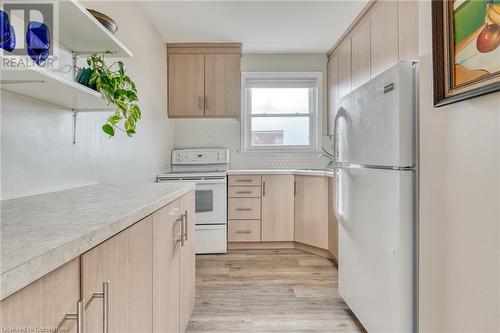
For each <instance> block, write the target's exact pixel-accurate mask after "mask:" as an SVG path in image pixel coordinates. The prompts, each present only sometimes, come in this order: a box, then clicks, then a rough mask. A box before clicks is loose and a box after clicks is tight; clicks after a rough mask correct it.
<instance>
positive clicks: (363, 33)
mask: <svg viewBox="0 0 500 333" xmlns="http://www.w3.org/2000/svg"><path fill="white" fill-rule="evenodd" d="M370 31H371V27H370V18H369V17H368V18H366V19H365V20H364V21H363V22H360V25H359V26H358V27H356V29H355V30H354V31H353V33H352V38H351V43H352V45H351V49H352V57H351V59H352V64H351V65H352V89H353V90H354V89H356V88H357V87H359V86H361V85H362V84H363V83H366V82H368V81H369V80H370Z"/></svg>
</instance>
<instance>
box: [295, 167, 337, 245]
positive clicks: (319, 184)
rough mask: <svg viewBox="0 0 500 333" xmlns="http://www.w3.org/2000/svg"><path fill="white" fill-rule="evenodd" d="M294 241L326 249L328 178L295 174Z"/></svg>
mask: <svg viewBox="0 0 500 333" xmlns="http://www.w3.org/2000/svg"><path fill="white" fill-rule="evenodd" d="M295 182H296V185H295V187H296V193H295V241H297V242H300V243H303V244H307V245H311V246H315V247H318V248H321V249H325V250H328V245H329V244H328V205H329V201H328V178H327V177H315V176H295Z"/></svg>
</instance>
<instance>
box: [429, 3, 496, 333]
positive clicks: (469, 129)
mask: <svg viewBox="0 0 500 333" xmlns="http://www.w3.org/2000/svg"><path fill="white" fill-rule="evenodd" d="M419 7H420V8H419V17H420V19H419V20H420V23H419V26H420V32H419V33H420V36H421V38H420V61H421V83H420V89H421V95H420V103H421V111H420V112H421V114H420V120H421V125H420V126H421V140H420V144H421V147H420V156H421V165H420V169H421V194H420V214H421V216H420V328H421V331H423V332H499V331H500V106H499V105H500V92H497V93H493V94H490V95H487V96H482V97H478V98H474V99H470V100H467V101H464V102H460V103H457V104H452V105H449V106H445V107H442V108H434V107H433V100H432V80H433V78H432V57H431V42H432V39H431V36H432V34H431V9H430V7H431V6H430V2H429V1H421V2H420V5H419Z"/></svg>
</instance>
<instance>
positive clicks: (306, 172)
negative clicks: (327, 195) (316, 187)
mask: <svg viewBox="0 0 500 333" xmlns="http://www.w3.org/2000/svg"><path fill="white" fill-rule="evenodd" d="M227 174H228V175H297V176H322V177H333V171H332V170H316V169H246V170H245V169H241V170H235V169H231V170H228V171H227Z"/></svg>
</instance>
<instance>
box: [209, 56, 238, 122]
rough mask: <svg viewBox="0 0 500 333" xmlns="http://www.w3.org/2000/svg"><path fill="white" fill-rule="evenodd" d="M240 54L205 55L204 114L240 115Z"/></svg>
mask: <svg viewBox="0 0 500 333" xmlns="http://www.w3.org/2000/svg"><path fill="white" fill-rule="evenodd" d="M240 84H241V80H240V54H206V55H205V98H206V99H205V116H206V117H240V114H241V112H240V109H241V104H240V95H241V91H240Z"/></svg>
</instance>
